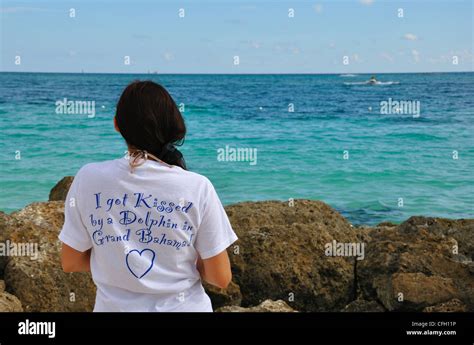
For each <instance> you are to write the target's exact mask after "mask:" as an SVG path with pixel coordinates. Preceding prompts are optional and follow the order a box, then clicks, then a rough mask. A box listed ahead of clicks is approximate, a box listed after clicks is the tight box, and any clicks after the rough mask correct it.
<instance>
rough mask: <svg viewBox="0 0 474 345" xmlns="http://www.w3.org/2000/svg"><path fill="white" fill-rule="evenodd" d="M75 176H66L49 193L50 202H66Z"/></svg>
mask: <svg viewBox="0 0 474 345" xmlns="http://www.w3.org/2000/svg"><path fill="white" fill-rule="evenodd" d="M72 181H74V176H66V177H63V178H62V179H61V181H59V182H58V183H56V185H55V186H54V187H53V189H51V191H50V192H49V201H64V200H66V197H67V192H68V191H69V188H70V187H71V184H72Z"/></svg>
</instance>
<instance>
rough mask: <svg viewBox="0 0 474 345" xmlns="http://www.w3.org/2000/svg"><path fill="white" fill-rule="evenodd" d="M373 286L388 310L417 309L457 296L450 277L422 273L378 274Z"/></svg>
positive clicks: (457, 293)
mask: <svg viewBox="0 0 474 345" xmlns="http://www.w3.org/2000/svg"><path fill="white" fill-rule="evenodd" d="M374 286H375V288H376V290H377V296H378V298H379V300H380V301H381V302H382V304H383V305H384V307H385V308H387V309H388V310H389V311H392V310H403V311H411V310H412V311H418V310H421V309H423V308H425V307H427V306H430V305H436V304H439V303H442V302H446V301H449V300H451V299H452V298H453V297H455V296H459V292H458V291H457V288H456V286H455V285H454V282H453V280H452V279H450V278H443V277H440V276H427V275H425V274H423V273H395V274H393V275H392V276H391V277H390V278H389V279H386V277H380V276H379V277H377V278H376V279H375V281H374Z"/></svg>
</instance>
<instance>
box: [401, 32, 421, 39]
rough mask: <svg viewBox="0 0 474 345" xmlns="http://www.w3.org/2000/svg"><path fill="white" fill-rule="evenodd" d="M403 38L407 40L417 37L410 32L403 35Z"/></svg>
mask: <svg viewBox="0 0 474 345" xmlns="http://www.w3.org/2000/svg"><path fill="white" fill-rule="evenodd" d="M403 38H404V39H406V40H408V41H416V40H417V39H418V37H417V36H416V35H415V34H411V33H408V34H405V35H403Z"/></svg>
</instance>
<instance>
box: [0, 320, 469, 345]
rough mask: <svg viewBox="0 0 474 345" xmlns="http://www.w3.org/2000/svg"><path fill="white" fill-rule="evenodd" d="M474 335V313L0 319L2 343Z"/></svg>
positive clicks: (412, 340)
mask: <svg viewBox="0 0 474 345" xmlns="http://www.w3.org/2000/svg"><path fill="white" fill-rule="evenodd" d="M53 323H54V334H53ZM473 329H474V314H473V313H363V314H362V313H202V314H201V313H0V345H8V344H132V345H135V344H208V345H210V344H450V345H454V344H466V345H467V344H469V345H472V344H473V343H474V331H473ZM20 333H22V334H20ZM32 333H42V334H32ZM53 335H54V337H53Z"/></svg>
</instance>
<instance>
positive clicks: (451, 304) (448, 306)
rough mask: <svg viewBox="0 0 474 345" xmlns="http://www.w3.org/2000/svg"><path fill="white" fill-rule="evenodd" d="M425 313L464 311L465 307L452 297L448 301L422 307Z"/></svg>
mask: <svg viewBox="0 0 474 345" xmlns="http://www.w3.org/2000/svg"><path fill="white" fill-rule="evenodd" d="M423 311H424V312H426V313H453V312H466V311H468V310H467V307H466V306H465V305H464V303H462V302H461V301H460V300H458V299H456V298H454V299H452V300H450V301H448V302H445V303H441V304H437V305H434V306H431V307H426V308H425V309H423Z"/></svg>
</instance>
